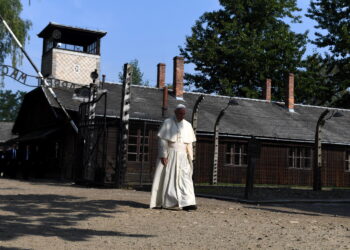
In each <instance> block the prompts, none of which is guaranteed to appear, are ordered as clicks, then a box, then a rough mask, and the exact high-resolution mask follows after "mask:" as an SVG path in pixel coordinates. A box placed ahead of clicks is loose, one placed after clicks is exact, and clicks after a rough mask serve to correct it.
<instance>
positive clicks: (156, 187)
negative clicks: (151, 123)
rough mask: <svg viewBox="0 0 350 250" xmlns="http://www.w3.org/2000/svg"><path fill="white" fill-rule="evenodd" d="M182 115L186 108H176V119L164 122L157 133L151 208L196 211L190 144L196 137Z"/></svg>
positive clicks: (180, 106) (180, 105) (178, 106)
mask: <svg viewBox="0 0 350 250" xmlns="http://www.w3.org/2000/svg"><path fill="white" fill-rule="evenodd" d="M185 114H186V107H185V105H183V104H179V105H177V107H176V109H175V116H174V117H172V118H168V119H166V120H165V121H164V123H163V125H162V126H161V128H160V130H159V132H158V137H159V156H158V161H157V168H156V171H155V174H154V179H153V185H152V194H151V204H150V207H151V208H176V207H179V208H182V209H183V210H195V209H197V206H196V198H195V196H194V187H193V181H192V173H193V165H192V160H193V148H192V142H194V141H196V136H195V134H194V132H193V128H192V125H191V124H190V123H189V122H188V121H186V120H184V117H185Z"/></svg>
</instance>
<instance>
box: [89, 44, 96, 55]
mask: <svg viewBox="0 0 350 250" xmlns="http://www.w3.org/2000/svg"><path fill="white" fill-rule="evenodd" d="M87 53H89V54H97V42H93V43H92V44H90V45H88V46H87Z"/></svg>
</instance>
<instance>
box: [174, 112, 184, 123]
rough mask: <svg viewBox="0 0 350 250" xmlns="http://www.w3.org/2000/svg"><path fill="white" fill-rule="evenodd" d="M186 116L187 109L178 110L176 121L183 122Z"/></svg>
mask: <svg viewBox="0 0 350 250" xmlns="http://www.w3.org/2000/svg"><path fill="white" fill-rule="evenodd" d="M185 115H186V109H176V110H175V116H176V120H177V121H178V122H181V121H182V120H183V119H184V118H185Z"/></svg>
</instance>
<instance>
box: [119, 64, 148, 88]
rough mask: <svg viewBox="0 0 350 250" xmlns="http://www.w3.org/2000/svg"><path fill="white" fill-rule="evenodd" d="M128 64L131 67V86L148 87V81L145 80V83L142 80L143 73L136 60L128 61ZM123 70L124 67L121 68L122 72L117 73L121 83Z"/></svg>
mask: <svg viewBox="0 0 350 250" xmlns="http://www.w3.org/2000/svg"><path fill="white" fill-rule="evenodd" d="M129 64H131V65H132V75H131V79H132V84H133V85H144V86H148V85H149V81H148V80H146V81H144V80H143V73H142V72H141V70H140V67H139V61H138V60H137V59H134V60H132V61H130V62H129ZM123 70H124V67H123V68H122V71H121V72H119V80H120V81H121V82H122V81H123Z"/></svg>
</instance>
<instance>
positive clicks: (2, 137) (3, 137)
mask: <svg viewBox="0 0 350 250" xmlns="http://www.w3.org/2000/svg"><path fill="white" fill-rule="evenodd" d="M12 127H13V122H0V143H4V142H6V141H8V140H10V139H12V138H14V137H15V135H13V134H12Z"/></svg>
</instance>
